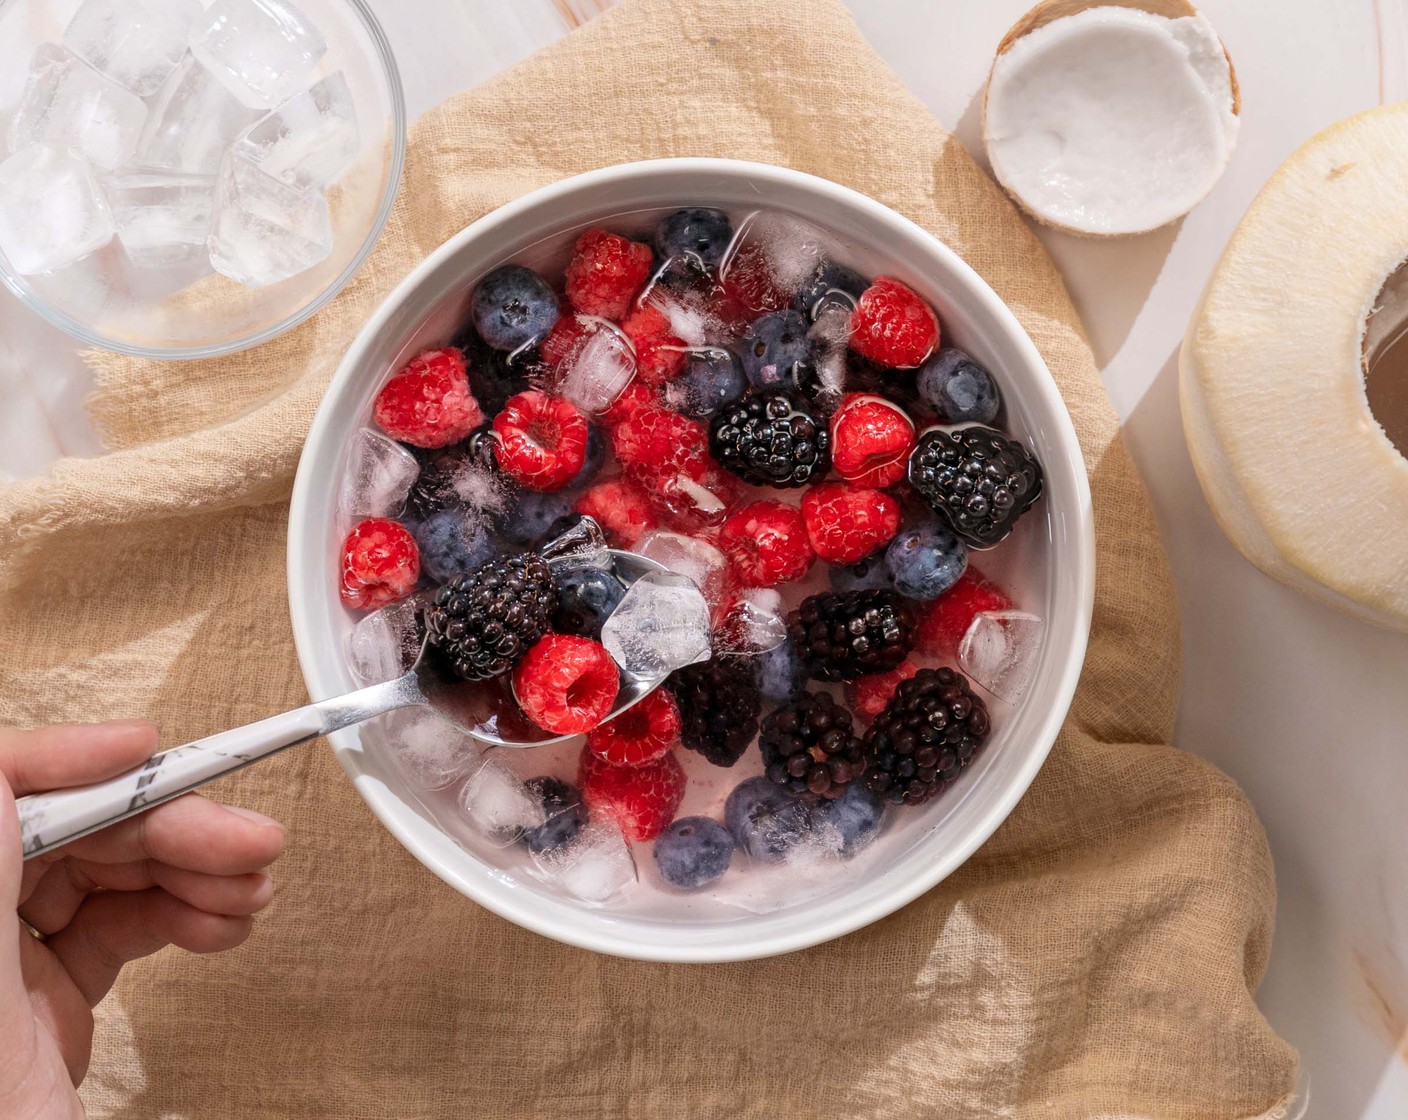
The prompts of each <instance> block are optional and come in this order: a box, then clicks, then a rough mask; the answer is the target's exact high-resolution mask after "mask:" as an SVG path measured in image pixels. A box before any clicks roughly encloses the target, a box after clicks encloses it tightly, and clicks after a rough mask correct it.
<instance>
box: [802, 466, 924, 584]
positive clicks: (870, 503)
mask: <svg viewBox="0 0 1408 1120" xmlns="http://www.w3.org/2000/svg"><path fill="white" fill-rule="evenodd" d="M802 517H803V518H805V519H806V522H807V536H808V537H810V538H811V542H812V547H813V548H814V549H816V554H817V555H818V556H820V557H821V558H822V559H823V560H825V561H826V562H827V563H828V564H857V563H859V562H860V561H862V560H864V559H865V558H866V557H867V556H869V555H870V554H871V553H873V552H875V551H877V550H878V549H879V548H881V547H882V546H883V545H885V544H888V543H889V541H890V539H891V538H892V537H893V536H894V535H895V534H896V533H898V532H899V531H900V504H899V502H897V501H896V500H895V499H894V498H892V497H890V495H889V494H886V493H885V492H884V491H882V490H867V489H865V488H864V487H861V486H850V485H847V484H846V483H844V482H823V483H821V484H820V485H819V486H813V487H812V488H811V489H810V490H808V491H807V493H806V496H805V497H803V498H802Z"/></svg>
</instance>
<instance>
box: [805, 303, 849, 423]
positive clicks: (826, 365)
mask: <svg viewBox="0 0 1408 1120" xmlns="http://www.w3.org/2000/svg"><path fill="white" fill-rule="evenodd" d="M807 337H808V338H810V339H812V341H813V343H814V344H815V349H814V351H813V353H814V354H815V357H814V359H813V360H814V362H815V364H816V379H817V382H818V384H819V385H820V394H819V395H820V396H821V397H822V399H823V405H824V406H825V407H827V408H835V407H836V405H837V404H839V403H840V400H841V395H842V394H843V393H845V391H846V375H847V373H848V372H849V367H848V365H847V362H846V354H847V347H848V345H849V343H850V339H851V311H850V309H848V308H846V307H843V306H840V305H836V304H828V305H827V306H826V307H825V308H824V309H823V310H822V312H821V314H820V315H818V316H817V319H816V322H815V323H813V324H812V326H811V330H809V331H808V332H807Z"/></svg>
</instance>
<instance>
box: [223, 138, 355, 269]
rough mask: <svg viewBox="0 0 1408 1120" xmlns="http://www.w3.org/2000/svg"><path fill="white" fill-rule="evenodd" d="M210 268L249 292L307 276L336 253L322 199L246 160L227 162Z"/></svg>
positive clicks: (326, 206) (325, 205)
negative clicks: (282, 181) (243, 286)
mask: <svg viewBox="0 0 1408 1120" xmlns="http://www.w3.org/2000/svg"><path fill="white" fill-rule="evenodd" d="M209 246H210V263H211V264H212V265H214V266H215V270H216V271H217V272H221V273H224V275H226V276H228V277H229V278H230V279H231V280H234V281H236V282H237V283H240V284H244V285H246V286H247V287H250V288H262V287H265V286H266V285H268V284H277V283H278V282H279V281H280V280H287V279H288V278H289V277H291V276H297V275H298V274H299V273H300V272H306V271H307V270H308V269H310V268H312V267H313V266H314V265H315V264H318V263H319V262H320V261H323V260H326V259H327V257H328V255H329V254H330V253H331V252H332V219H331V217H330V216H329V214H328V204H327V200H326V199H324V198H323V196H322V195H318V194H310V193H308V192H306V191H299V190H295V189H294V188H293V187H290V186H286V185H285V184H283V183H280V182H279V181H278V180H277V179H275V178H274V177H273V176H272V175H265V174H264V172H262V171H260V170H259V168H257V167H255V166H254V165H253V164H251V163H247V162H246V161H245V160H242V159H226V160H225V163H224V165H223V166H222V167H221V169H220V184H219V187H218V188H217V190H216V195H215V224H214V227H213V228H212V229H211V232H210V240H209Z"/></svg>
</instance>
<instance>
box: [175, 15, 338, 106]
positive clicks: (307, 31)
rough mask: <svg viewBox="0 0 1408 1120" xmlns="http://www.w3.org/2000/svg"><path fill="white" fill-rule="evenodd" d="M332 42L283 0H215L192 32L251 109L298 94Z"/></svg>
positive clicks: (198, 52)
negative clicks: (329, 42)
mask: <svg viewBox="0 0 1408 1120" xmlns="http://www.w3.org/2000/svg"><path fill="white" fill-rule="evenodd" d="M327 49H328V45H327V42H326V41H325V40H324V39H323V35H322V32H321V31H319V30H318V29H317V27H316V26H314V24H313V22H312V21H311V20H310V19H309V18H308V17H307V16H305V15H304V14H303V13H302V12H300V11H299V10H298V9H297V8H295V7H294V6H293V5H292V4H288V3H285V2H284V0H215V3H213V4H211V5H210V7H209V8H207V9H206V11H205V15H204V17H203V18H201V19H198V20H197V21H196V25H195V28H194V29H193V31H192V33H191V51H192V52H193V53H194V54H195V56H196V57H197V58H198V59H200V60H201V62H203V63H204V64H205V66H206V68H207V69H208V70H209V71H210V72H211V73H212V74H214V75H215V76H216V77H218V78H219V79H220V80H221V81H222V82H224V83H225V85H226V86H228V87H229V89H230V92H231V93H233V94H234V95H235V96H236V97H238V98H239V99H240V100H241V101H242V102H244V104H246V105H248V106H249V107H250V108H252V109H268V108H272V107H273V106H275V105H277V104H278V103H279V102H280V101H282V100H283V99H284V98H285V97H288V96H290V95H291V94H293V93H296V92H297V91H298V89H299V88H300V87H301V86H302V84H303V81H304V78H305V77H306V76H307V75H308V73H309V71H311V70H312V69H313V67H314V65H315V64H316V63H317V61H318V59H320V58H322V57H323V55H324V54H326V53H327Z"/></svg>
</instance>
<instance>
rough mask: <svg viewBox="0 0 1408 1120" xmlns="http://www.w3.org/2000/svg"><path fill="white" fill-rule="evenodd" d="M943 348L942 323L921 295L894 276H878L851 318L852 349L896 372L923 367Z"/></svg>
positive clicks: (865, 292) (864, 293)
mask: <svg viewBox="0 0 1408 1120" xmlns="http://www.w3.org/2000/svg"><path fill="white" fill-rule="evenodd" d="M938 346H939V320H938V317H937V316H936V315H935V314H934V310H933V308H931V307H930V306H929V305H928V304H927V303H925V302H924V301H923V300H922V299H920V298H919V294H918V293H917V292H916V291H914V289H912V288H910V287H909V286H908V285H905V284H902V283H900V282H899V281H898V280H896V279H895V278H894V277H893V276H877V277H876V278H875V280H874V281H873V282H872V283H871V285H870V287H868V288H866V290H865V291H864V292H862V293H861V297H860V301H859V303H858V304H857V305H856V311H855V314H854V315H852V316H851V349H852V350H854V351H855V352H856V353H857V354H859V355H861V357H863V358H869V359H870V360H871V361H872V362H879V363H880V364H881V365H882V366H890V367H891V368H893V369H914V368H915V367H916V366H921V365H923V364H924V362H925V361H926V360H927V359H928V357H929V355H930V354H932V353H933V352H934V351H935V350H937V349H938Z"/></svg>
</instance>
